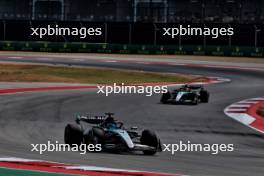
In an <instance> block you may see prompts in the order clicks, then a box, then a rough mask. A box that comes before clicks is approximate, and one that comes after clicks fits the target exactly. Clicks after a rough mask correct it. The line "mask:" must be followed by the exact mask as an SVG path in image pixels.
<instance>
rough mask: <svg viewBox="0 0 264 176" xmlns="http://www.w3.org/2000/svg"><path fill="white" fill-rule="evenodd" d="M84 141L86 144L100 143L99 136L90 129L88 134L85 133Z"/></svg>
mask: <svg viewBox="0 0 264 176" xmlns="http://www.w3.org/2000/svg"><path fill="white" fill-rule="evenodd" d="M84 143H85V144H86V145H89V144H93V145H97V144H99V138H98V137H97V136H96V135H94V134H93V131H92V130H90V131H89V133H88V134H86V135H84Z"/></svg>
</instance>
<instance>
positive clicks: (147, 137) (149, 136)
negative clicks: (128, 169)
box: [140, 130, 159, 155]
mask: <svg viewBox="0 0 264 176" xmlns="http://www.w3.org/2000/svg"><path fill="white" fill-rule="evenodd" d="M140 143H141V144H142V145H147V146H150V147H154V148H155V150H144V151H143V153H144V154H145V155H155V154H156V153H157V151H158V147H159V139H158V137H157V135H156V134H155V132H153V131H150V130H144V131H143V132H142V135H141V138H140Z"/></svg>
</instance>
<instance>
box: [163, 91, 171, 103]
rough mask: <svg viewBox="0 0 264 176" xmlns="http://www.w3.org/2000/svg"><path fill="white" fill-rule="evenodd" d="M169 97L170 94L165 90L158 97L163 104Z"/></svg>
mask: <svg viewBox="0 0 264 176" xmlns="http://www.w3.org/2000/svg"><path fill="white" fill-rule="evenodd" d="M170 98H171V94H170V92H169V91H168V92H166V93H163V94H162V96H161V99H160V102H161V103H163V104H165V103H167V101H168V100H169V99H170Z"/></svg>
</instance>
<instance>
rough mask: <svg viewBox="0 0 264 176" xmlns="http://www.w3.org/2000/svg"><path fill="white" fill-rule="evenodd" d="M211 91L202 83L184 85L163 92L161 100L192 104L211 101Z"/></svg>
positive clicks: (162, 101) (164, 102)
mask: <svg viewBox="0 0 264 176" xmlns="http://www.w3.org/2000/svg"><path fill="white" fill-rule="evenodd" d="M209 96H210V94H209V92H208V91H207V90H205V89H204V87H203V86H202V85H184V86H182V87H180V88H179V89H174V90H173V91H168V92H167V93H163V94H162V97H161V99H160V102H161V103H163V104H166V103H171V104H192V105H197V104H198V103H200V102H201V103H208V102H209Z"/></svg>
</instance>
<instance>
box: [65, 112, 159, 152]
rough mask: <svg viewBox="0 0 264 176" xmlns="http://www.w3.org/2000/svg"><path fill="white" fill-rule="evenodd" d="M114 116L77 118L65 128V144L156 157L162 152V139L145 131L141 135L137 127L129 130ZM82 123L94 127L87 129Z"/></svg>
mask: <svg viewBox="0 0 264 176" xmlns="http://www.w3.org/2000/svg"><path fill="white" fill-rule="evenodd" d="M113 115H114V114H113V113H105V116H88V117H87V116H77V118H76V124H68V125H67V126H66V127H65V133H64V141H65V143H66V144H69V145H71V146H72V145H73V144H77V145H81V144H87V145H89V144H93V145H97V144H101V147H102V151H112V152H123V151H124V152H129V151H142V152H143V153H144V154H145V155H154V154H155V153H156V152H161V151H162V147H161V142H160V139H159V138H158V137H157V135H156V134H155V133H154V132H153V131H150V130H144V131H143V132H142V133H141V135H140V134H139V133H138V132H137V127H132V128H130V129H129V130H127V129H126V128H124V127H123V123H122V122H119V121H116V120H115V119H114V117H113ZM81 122H85V123H86V124H93V126H92V127H91V128H87V129H85V128H84V124H82V123H81Z"/></svg>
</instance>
